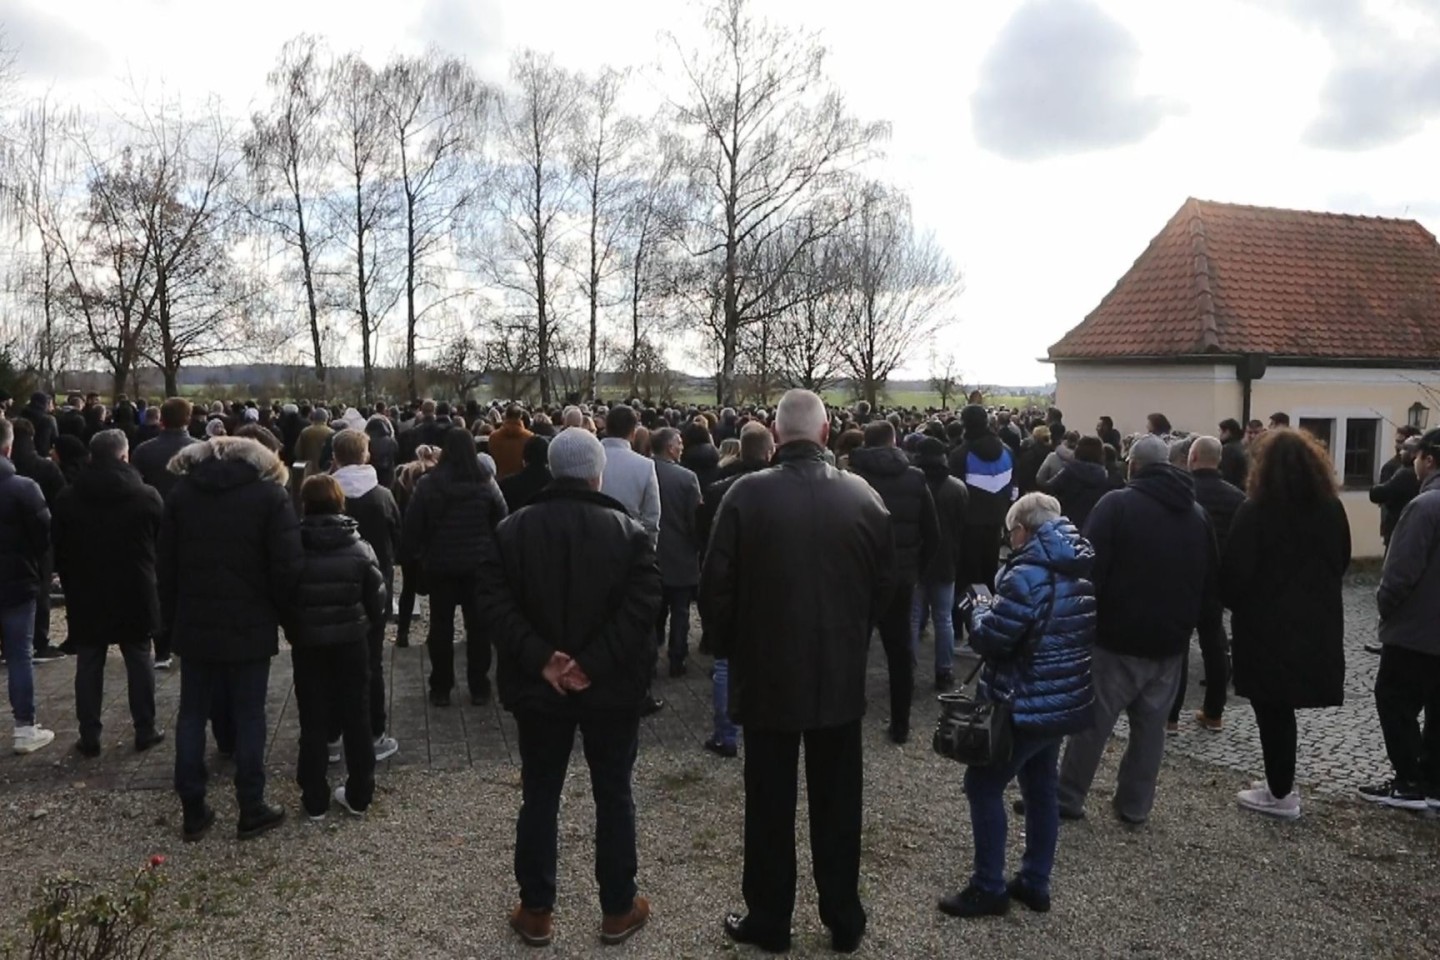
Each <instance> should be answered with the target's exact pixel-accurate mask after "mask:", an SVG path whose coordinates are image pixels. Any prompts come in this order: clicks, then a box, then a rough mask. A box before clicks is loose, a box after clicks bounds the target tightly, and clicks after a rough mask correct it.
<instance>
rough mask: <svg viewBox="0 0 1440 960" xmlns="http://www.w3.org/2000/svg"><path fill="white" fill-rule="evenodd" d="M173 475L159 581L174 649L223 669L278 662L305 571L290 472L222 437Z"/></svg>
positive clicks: (246, 443)
mask: <svg viewBox="0 0 1440 960" xmlns="http://www.w3.org/2000/svg"><path fill="white" fill-rule="evenodd" d="M170 472H171V473H174V474H175V475H176V476H178V477H179V478H180V479H179V482H178V483H176V485H175V488H174V489H173V490H172V491H171V492H170V496H169V497H168V498H167V499H166V501H165V515H164V520H163V521H162V523H161V525H160V540H159V545H158V551H157V556H156V574H157V580H158V585H159V591H160V616H161V630H162V632H166V633H168V634H169V635H170V637H171V648H172V649H173V650H174V651H175V652H176V653H178V654H180V656H181V657H193V658H194V659H196V660H200V661H212V662H220V663H239V662H244V661H250V660H262V659H265V658H267V657H273V656H275V654H276V653H278V652H279V633H278V630H279V626H280V623H281V622H282V619H284V618H285V617H287V616H288V615H289V612H290V610H291V607H292V604H293V602H294V593H295V583H296V580H297V578H298V577H299V574H300V568H301V565H302V564H303V562H304V553H303V551H302V550H301V547H300V522H299V520H298V519H296V516H295V510H294V507H293V506H291V502H290V494H289V493H288V492H287V490H286V483H287V482H288V479H289V473H288V472H287V471H286V469H285V465H284V464H282V463H281V462H280V458H279V457H277V456H275V454H273V453H271V452H270V451H269V450H267V449H265V448H264V447H263V446H261V445H260V444H259V443H257V442H256V441H254V440H250V439H248V438H245V437H216V438H215V439H213V440H210V441H208V442H206V443H195V444H191V445H190V446H188V447H186V448H185V449H184V450H182V451H180V452H179V453H178V454H176V455H175V457H174V458H173V459H172V460H171V461H170Z"/></svg>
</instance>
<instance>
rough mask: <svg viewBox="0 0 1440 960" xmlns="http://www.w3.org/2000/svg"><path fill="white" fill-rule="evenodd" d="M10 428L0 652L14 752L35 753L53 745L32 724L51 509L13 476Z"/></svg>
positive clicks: (4, 477) (7, 428) (6, 428)
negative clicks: (34, 656) (35, 645)
mask: <svg viewBox="0 0 1440 960" xmlns="http://www.w3.org/2000/svg"><path fill="white" fill-rule="evenodd" d="M14 442H15V434H14V425H13V424H11V422H10V421H9V420H6V419H4V418H3V417H0V649H3V651H4V655H5V664H6V670H5V673H6V686H7V693H8V695H9V698H10V712H11V714H12V715H13V716H14V718H15V738H14V741H13V748H14V750H15V752H16V753H33V752H34V751H36V750H39V749H40V748H41V747H43V746H45V745H46V744H48V743H50V742H51V741H52V740H54V739H55V734H54V733H53V732H52V731H50V730H47V729H45V728H44V727H41V726H38V725H37V724H36V723H35V672H34V668H33V666H32V663H31V660H30V656H31V652H32V651H31V643H32V642H33V640H34V633H35V597H36V594H37V593H38V592H39V591H40V590H42V589H48V588H49V583H48V582H47V581H42V579H41V576H40V571H41V565H42V562H43V560H44V557H45V555H46V554H47V553H49V551H50V508H49V507H47V506H46V505H45V496H44V494H42V493H41V492H40V487H39V486H38V485H37V484H36V483H35V481H34V480H31V479H29V478H28V477H22V476H20V475H19V474H18V473H16V472H15V465H14V464H13V463H12V462H11V461H10V455H11V454H12V453H13V452H14V450H13V448H14Z"/></svg>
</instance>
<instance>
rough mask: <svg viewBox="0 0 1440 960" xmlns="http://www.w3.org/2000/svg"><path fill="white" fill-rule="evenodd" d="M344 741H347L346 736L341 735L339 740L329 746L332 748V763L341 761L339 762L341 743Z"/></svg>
mask: <svg viewBox="0 0 1440 960" xmlns="http://www.w3.org/2000/svg"><path fill="white" fill-rule="evenodd" d="M344 741H345V738H344V737H341V738H340V739H339V740H336V741H335V742H334V743H332V744H330V745H329V748H330V762H331V763H339V762H340V744H341V743H343V742H344Z"/></svg>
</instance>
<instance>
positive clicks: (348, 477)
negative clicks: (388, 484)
mask: <svg viewBox="0 0 1440 960" xmlns="http://www.w3.org/2000/svg"><path fill="white" fill-rule="evenodd" d="M332 476H334V477H335V482H336V483H338V484H340V489H341V490H342V491H343V492H344V493H345V499H347V500H354V499H355V498H356V497H363V496H365V494H367V493H369V492H370V491H371V490H374V489H375V488H376V487H377V486H379V485H380V479H379V477H377V476H376V474H375V468H374V467H372V466H371V465H370V464H368V463H357V464H352V465H350V466H348V467H341V468H340V469H339V470H336V471H335V473H334V474H332Z"/></svg>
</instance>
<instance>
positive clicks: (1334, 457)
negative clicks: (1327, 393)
mask: <svg viewBox="0 0 1440 960" xmlns="http://www.w3.org/2000/svg"><path fill="white" fill-rule="evenodd" d="M1287 412H1288V413H1289V414H1290V422H1291V423H1292V424H1293V425H1294V426H1295V429H1297V430H1298V429H1300V421H1301V420H1302V419H1304V420H1330V421H1333V422H1334V424H1335V426H1334V428H1333V429H1332V430H1331V431H1330V468H1331V471H1332V472H1333V473H1334V476H1335V483H1336V485H1337V486H1338V487H1339V488H1340V491H1341V492H1342V493H1344V492H1346V490H1345V450H1346V445H1347V444H1348V443H1349V441H1350V437H1349V435H1348V434H1349V431H1348V430H1347V429H1346V421H1348V420H1378V421H1380V426H1379V428H1378V429H1377V430H1376V432H1375V464H1374V469H1373V470H1372V472H1371V477H1370V482H1371V483H1372V484H1375V483H1379V482H1380V468H1381V467H1383V466H1384V465H1385V459H1384V457H1383V454H1384V452H1385V427H1386V425H1387V424H1389V423H1390V421H1389V419H1387V418H1386V417H1385V416H1384V415H1383V414H1381V413H1379V412H1378V411H1376V410H1375V408H1374V407H1300V408H1298V409H1296V410H1290V411H1287ZM1349 492H1351V493H1353V492H1355V491H1353V490H1352V491H1349Z"/></svg>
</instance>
